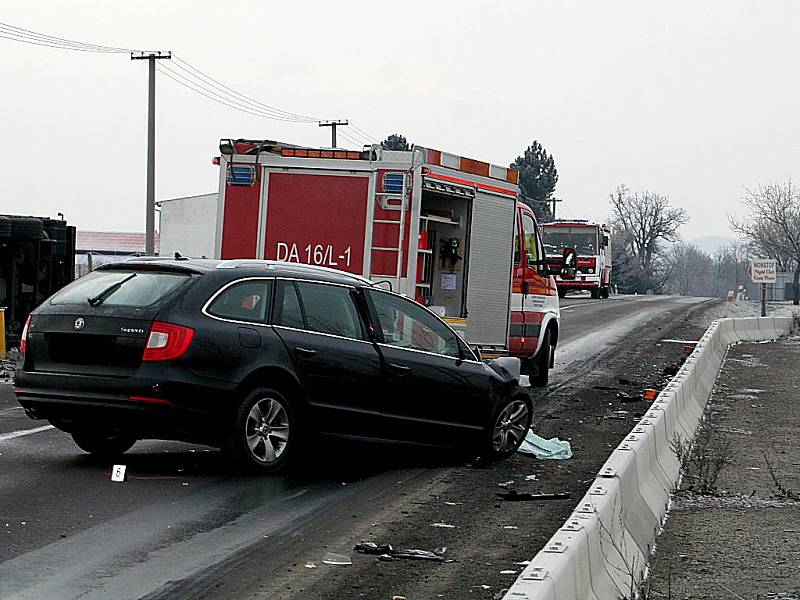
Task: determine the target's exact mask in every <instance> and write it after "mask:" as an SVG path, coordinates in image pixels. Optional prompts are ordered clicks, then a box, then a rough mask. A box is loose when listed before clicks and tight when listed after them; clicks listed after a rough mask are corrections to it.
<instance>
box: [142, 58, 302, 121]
mask: <svg viewBox="0 0 800 600" xmlns="http://www.w3.org/2000/svg"><path fill="white" fill-rule="evenodd" d="M156 70H157V71H158V72H159V73H161V74H162V75H164V76H165V77H168V78H169V79H172V80H173V81H174V82H176V83H178V84H180V85H182V86H183V87H185V88H187V89H189V90H191V91H193V92H195V93H196V94H199V95H201V96H205V97H206V98H208V99H209V100H213V101H214V102H217V103H218V104H222V105H224V106H227V107H228V108H232V109H234V110H238V111H239V112H243V113H247V114H250V115H253V116H256V117H263V118H267V119H273V120H278V121H288V122H295V123H296V122H297V121H295V120H294V119H282V118H279V117H276V116H274V115H272V114H269V113H265V112H262V111H259V110H257V109H255V108H253V107H249V106H246V105H244V106H243V105H241V104H235V103H233V101H232V100H230V99H228V98H225V97H224V96H221V95H220V94H218V93H215V92H214V91H213V90H210V89H209V88H203V87H201V86H198V85H197V84H196V83H194V82H192V81H191V80H189V79H187V78H186V77H183V76H182V75H181V74H180V73H176V72H175V71H172V70H171V69H169V68H168V67H166V66H165V65H163V64H162V63H157V64H156Z"/></svg>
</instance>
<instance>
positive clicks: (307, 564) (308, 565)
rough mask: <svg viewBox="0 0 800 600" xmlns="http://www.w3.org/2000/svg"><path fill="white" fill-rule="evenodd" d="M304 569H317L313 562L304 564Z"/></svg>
mask: <svg viewBox="0 0 800 600" xmlns="http://www.w3.org/2000/svg"><path fill="white" fill-rule="evenodd" d="M305 567H306V569H316V568H317V563H314V562H311V561H308V562H307V563H306V564H305Z"/></svg>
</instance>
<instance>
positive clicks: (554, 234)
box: [542, 225, 597, 256]
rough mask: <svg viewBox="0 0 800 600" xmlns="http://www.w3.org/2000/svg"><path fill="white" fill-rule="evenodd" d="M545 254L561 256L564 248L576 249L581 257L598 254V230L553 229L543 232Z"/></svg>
mask: <svg viewBox="0 0 800 600" xmlns="http://www.w3.org/2000/svg"><path fill="white" fill-rule="evenodd" d="M542 242H543V243H544V250H545V253H547V254H549V255H554V254H558V255H560V254H561V252H562V251H563V250H564V248H575V252H576V253H577V254H578V255H579V256H591V255H595V254H597V230H596V229H595V228H593V227H553V226H547V225H545V226H544V227H543V231H542Z"/></svg>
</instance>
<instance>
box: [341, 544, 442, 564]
mask: <svg viewBox="0 0 800 600" xmlns="http://www.w3.org/2000/svg"><path fill="white" fill-rule="evenodd" d="M353 550H355V551H356V552H360V553H361V554H377V555H378V558H379V559H380V560H385V561H392V560H402V559H407V560H432V561H436V562H445V558H444V554H445V552H447V546H443V547H441V548H436V549H435V550H434V551H433V552H431V551H430V550H418V549H416V548H414V549H406V548H394V547H393V546H392V545H391V544H378V543H376V542H362V543H360V544H356V545H355V546H354V547H353Z"/></svg>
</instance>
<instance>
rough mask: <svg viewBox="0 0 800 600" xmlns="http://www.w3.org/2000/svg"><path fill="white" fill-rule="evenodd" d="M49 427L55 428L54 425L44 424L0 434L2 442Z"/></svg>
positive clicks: (45, 429)
mask: <svg viewBox="0 0 800 600" xmlns="http://www.w3.org/2000/svg"><path fill="white" fill-rule="evenodd" d="M48 429H55V428H54V427H53V426H52V425H43V426H42V427H34V428H33V429H22V430H20V431H12V432H11V433H3V434H0V442H6V441H8V440H13V439H14V438H18V437H22V436H24V435H32V434H34V433H41V432H42V431H47V430H48Z"/></svg>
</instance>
